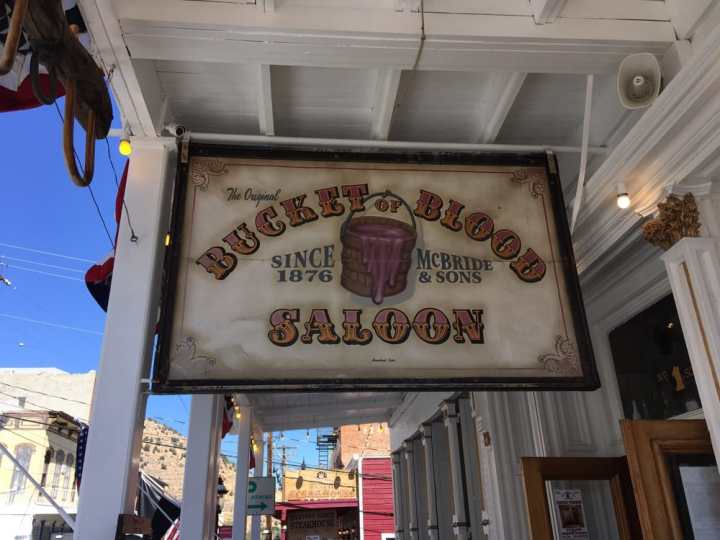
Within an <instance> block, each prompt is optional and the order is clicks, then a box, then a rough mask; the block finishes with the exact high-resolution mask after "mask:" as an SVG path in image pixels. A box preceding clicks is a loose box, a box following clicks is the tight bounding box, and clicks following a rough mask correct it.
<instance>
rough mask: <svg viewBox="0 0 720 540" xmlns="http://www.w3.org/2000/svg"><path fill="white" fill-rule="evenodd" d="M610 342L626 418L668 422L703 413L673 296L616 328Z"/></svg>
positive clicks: (610, 336) (611, 334) (611, 333)
mask: <svg viewBox="0 0 720 540" xmlns="http://www.w3.org/2000/svg"><path fill="white" fill-rule="evenodd" d="M609 339H610V348H611V349H612V356H613V361H614V363H615V371H616V373H617V379H618V385H619V387H620V397H621V399H622V405H623V413H624V415H625V418H628V419H632V420H638V419H644V420H645V419H647V420H664V419H666V418H671V417H673V416H677V415H679V414H683V413H686V412H689V411H692V410H695V409H698V408H700V398H699V396H698V390H697V386H696V385H695V376H694V374H693V370H692V366H691V365H690V357H689V356H688V351H687V348H686V346H685V339H684V338H683V333H682V328H681V327H680V318H679V317H678V313H677V309H676V308H675V302H674V301H673V297H672V295H669V296H666V297H665V298H663V299H662V300H660V301H659V302H657V303H656V304H654V305H652V306H650V307H649V308H648V309H646V310H645V311H643V312H641V313H639V314H637V315H636V316H635V317H633V318H632V319H630V320H629V321H627V322H626V323H625V324H623V325H621V326H619V327H617V328H616V329H615V330H613V331H612V332H610V335H609Z"/></svg>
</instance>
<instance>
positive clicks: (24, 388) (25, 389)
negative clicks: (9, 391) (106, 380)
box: [0, 381, 90, 405]
mask: <svg viewBox="0 0 720 540" xmlns="http://www.w3.org/2000/svg"><path fill="white" fill-rule="evenodd" d="M0 384H2V385H4V386H9V387H10V388H15V389H16V390H24V391H25V392H32V393H33V394H39V395H41V396H46V397H51V398H56V399H62V400H64V401H72V402H73V403H79V404H80V405H90V403H88V402H87V401H80V400H79V399H72V398H68V397H65V396H58V395H56V394H48V393H46V392H41V391H40V390H33V389H32V388H26V387H24V386H19V385H17V384H10V383H6V382H3V381H0Z"/></svg>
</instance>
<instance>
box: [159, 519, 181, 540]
mask: <svg viewBox="0 0 720 540" xmlns="http://www.w3.org/2000/svg"><path fill="white" fill-rule="evenodd" d="M162 540H180V518H178V519H176V520H175V521H173V524H172V525H170V528H169V529H168V530H167V532H166V533H165V536H163V537H162Z"/></svg>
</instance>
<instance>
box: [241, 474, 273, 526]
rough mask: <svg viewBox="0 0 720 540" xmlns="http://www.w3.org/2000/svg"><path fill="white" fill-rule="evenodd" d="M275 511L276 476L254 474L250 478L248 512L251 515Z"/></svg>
mask: <svg viewBox="0 0 720 540" xmlns="http://www.w3.org/2000/svg"><path fill="white" fill-rule="evenodd" d="M274 513H275V478H273V477H272V476H254V477H252V478H248V489H247V514H248V515H249V516H262V515H272V514H274Z"/></svg>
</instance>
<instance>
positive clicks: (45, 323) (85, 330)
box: [0, 313, 103, 336]
mask: <svg viewBox="0 0 720 540" xmlns="http://www.w3.org/2000/svg"><path fill="white" fill-rule="evenodd" d="M0 317H4V318H5V319H13V320H16V321H23V322H29V323H34V324H41V325H43V326H49V327H51V328H59V329H60V330H72V331H74V332H82V333H84V334H93V335H96V336H102V335H103V333H102V332H98V331H97V330H90V329H88V328H80V327H78V326H68V325H66V324H58V323H54V322H50V321H43V320H40V319H30V318H28V317H21V316H19V315H12V314H10V313H0Z"/></svg>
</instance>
